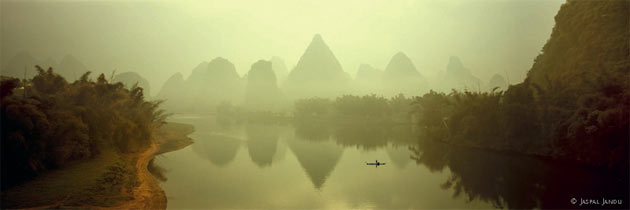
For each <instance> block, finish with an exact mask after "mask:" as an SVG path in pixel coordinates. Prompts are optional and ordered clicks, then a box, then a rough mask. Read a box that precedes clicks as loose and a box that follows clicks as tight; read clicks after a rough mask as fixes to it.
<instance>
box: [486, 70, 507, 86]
mask: <svg viewBox="0 0 630 210" xmlns="http://www.w3.org/2000/svg"><path fill="white" fill-rule="evenodd" d="M495 87H498V88H499V89H497V90H507V87H508V84H507V82H505V78H503V76H501V75H500V74H494V75H493V76H492V78H490V81H489V82H488V88H489V90H492V89H494V88H495Z"/></svg>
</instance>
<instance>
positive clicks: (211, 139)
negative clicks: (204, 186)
mask: <svg viewBox="0 0 630 210" xmlns="http://www.w3.org/2000/svg"><path fill="white" fill-rule="evenodd" d="M241 142H242V140H241V139H237V138H233V137H230V136H225V135H222V134H209V135H207V136H206V138H204V139H195V143H194V144H192V145H191V146H192V150H193V152H195V153H196V154H197V155H199V156H200V157H202V158H204V159H207V160H210V162H212V163H213V164H215V165H217V166H225V165H227V164H229V163H230V162H232V160H234V157H236V152H237V151H238V149H239V148H240V145H241Z"/></svg>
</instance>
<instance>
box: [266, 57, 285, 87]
mask: <svg viewBox="0 0 630 210" xmlns="http://www.w3.org/2000/svg"><path fill="white" fill-rule="evenodd" d="M269 61H271V68H272V69H273V72H274V73H276V80H277V84H278V86H280V84H284V81H285V80H286V79H287V76H288V75H289V70H288V69H287V65H286V64H285V63H284V60H282V58H280V57H278V56H273V57H271V60H269Z"/></svg>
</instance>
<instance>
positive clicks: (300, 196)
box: [150, 120, 628, 209]
mask: <svg viewBox="0 0 630 210" xmlns="http://www.w3.org/2000/svg"><path fill="white" fill-rule="evenodd" d="M198 122H201V120H198ZM195 128H196V131H195V133H193V134H192V135H191V138H193V139H194V140H195V143H194V144H193V145H191V146H190V147H192V148H187V149H185V150H182V151H177V152H173V153H167V154H166V156H169V157H171V158H163V159H158V161H157V162H162V161H163V163H165V164H167V168H168V169H169V171H167V175H168V176H172V177H170V180H169V183H168V184H165V183H163V186H166V187H165V190H166V191H167V194H168V195H171V196H174V197H176V198H175V199H172V200H169V207H171V205H172V207H174V208H175V207H179V208H209V206H212V207H216V208H401V209H403V208H491V207H495V208H519V209H521V208H523V209H527V208H577V207H579V206H574V205H572V204H571V203H570V200H571V198H574V197H575V198H578V199H579V198H584V199H589V198H592V199H601V198H608V199H626V200H624V201H625V202H624V204H623V205H617V206H606V207H615V208H616V207H619V208H627V207H628V204H627V202H628V200H627V198H628V192H627V186H628V175H627V172H626V173H625V174H624V175H619V174H615V173H612V172H606V171H601V170H595V169H589V168H587V167H584V166H575V165H570V164H563V163H558V162H553V161H547V160H542V159H536V158H532V157H526V156H518V155H511V154H506V153H496V152H491V151H484V150H475V149H470V148H461V147H454V146H451V145H447V144H443V143H438V142H433V141H429V140H424V139H418V137H417V136H418V135H419V134H418V132H416V130H414V127H413V126H412V125H404V124H397V125H391V124H390V125H382V124H381V125H375V124H366V123H363V124H361V123H358V124H353V125H343V126H341V125H337V126H331V125H327V124H321V123H320V124H317V123H311V124H294V125H290V126H278V125H254V124H241V125H237V126H231V127H220V126H216V125H209V124H195ZM242 146H245V147H243V148H244V149H247V150H248V151H247V152H241V153H238V150H239V149H240V148H241V147H242ZM287 151H290V152H287ZM285 153H286V154H289V155H286V158H285ZM291 154H292V155H291ZM199 157H201V158H203V159H207V160H209V161H210V162H211V163H212V165H211V166H210V167H208V166H207V164H205V165H204V164H200V163H199V162H204V161H200V160H199ZM374 159H378V160H379V161H382V162H387V163H388V165H387V166H384V167H379V168H374V167H365V166H364V164H363V163H364V162H365V161H374ZM413 162H415V163H417V164H410V163H413ZM251 163H253V164H251ZM389 163H391V164H389ZM151 165H153V164H151ZM227 165H230V167H223V166H227ZM254 165H255V166H254ZM214 166H221V167H214ZM150 167H152V168H155V166H150ZM157 169H158V170H153V169H152V170H153V171H158V175H156V177H158V178H160V177H162V178H164V179H163V180H166V179H165V178H166V177H165V176H163V174H164V170H163V169H160V168H159V167H157ZM159 174H162V175H159ZM366 183H370V184H366ZM169 190H170V192H169ZM170 198H171V197H169V199H170ZM418 198H424V199H418ZM171 201H172V202H171ZM591 207H592V208H597V207H596V206H591Z"/></svg>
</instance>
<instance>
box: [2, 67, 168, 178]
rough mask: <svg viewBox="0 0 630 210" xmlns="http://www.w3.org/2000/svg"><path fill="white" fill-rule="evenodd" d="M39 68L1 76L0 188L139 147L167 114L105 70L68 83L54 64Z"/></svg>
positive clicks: (147, 140) (146, 140) (149, 139)
mask: <svg viewBox="0 0 630 210" xmlns="http://www.w3.org/2000/svg"><path fill="white" fill-rule="evenodd" d="M37 70H38V74H37V75H36V76H35V77H33V78H32V79H30V80H24V81H19V80H18V79H13V78H3V79H2V85H1V86H2V98H1V104H0V112H1V115H0V116H1V120H2V121H1V122H2V183H3V186H2V187H3V188H5V187H9V186H11V185H13V184H16V183H19V182H20V181H23V180H25V179H28V178H32V177H34V176H35V175H37V174H38V173H39V172H42V171H44V170H47V169H52V168H58V167H61V166H63V165H64V164H66V163H67V162H69V161H73V160H79V159H86V158H90V157H93V156H95V155H97V154H99V152H100V151H102V150H103V149H108V148H113V149H116V150H118V151H120V152H135V151H139V150H142V149H144V148H146V147H147V146H148V145H149V144H150V143H151V133H152V130H153V129H154V128H155V127H156V126H159V125H160V124H161V123H162V122H163V120H164V118H165V115H163V112H162V111H161V110H158V105H159V102H148V101H145V100H144V96H143V89H142V88H139V87H136V86H134V87H133V88H131V89H125V88H124V87H123V84H122V83H114V84H112V83H109V82H108V81H107V80H106V79H105V76H104V75H103V74H101V75H100V76H99V77H98V79H97V81H91V80H89V79H88V76H89V72H88V73H86V74H84V75H83V76H82V77H81V78H80V79H79V80H77V81H75V82H74V83H71V84H69V83H68V82H67V81H66V80H65V79H64V78H63V77H61V76H60V75H58V74H57V73H55V72H53V70H52V68H49V69H48V70H43V69H42V68H40V67H39V66H37Z"/></svg>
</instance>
